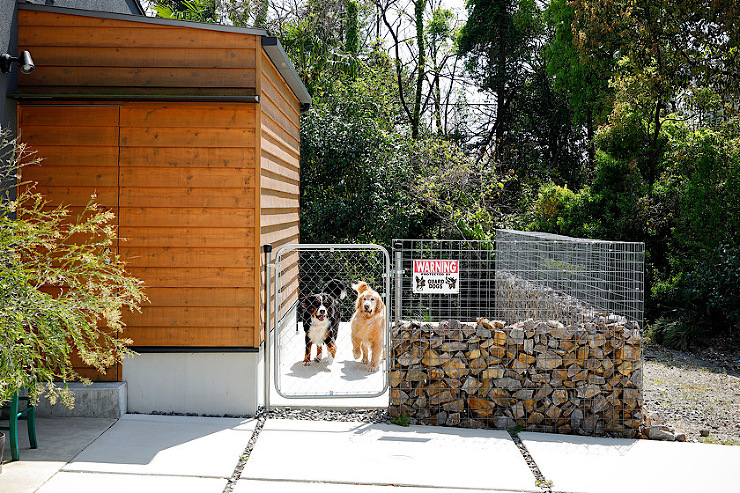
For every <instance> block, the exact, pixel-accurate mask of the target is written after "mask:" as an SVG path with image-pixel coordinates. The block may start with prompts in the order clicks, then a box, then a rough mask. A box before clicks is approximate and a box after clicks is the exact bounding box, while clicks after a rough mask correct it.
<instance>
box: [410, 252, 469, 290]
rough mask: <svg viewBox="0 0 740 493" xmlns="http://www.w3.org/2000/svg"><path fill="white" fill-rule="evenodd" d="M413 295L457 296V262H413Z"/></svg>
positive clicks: (458, 273)
mask: <svg viewBox="0 0 740 493" xmlns="http://www.w3.org/2000/svg"><path fill="white" fill-rule="evenodd" d="M413 285H414V293H421V294H458V293H459V292H460V269H459V263H458V261H457V260H414V279H413Z"/></svg>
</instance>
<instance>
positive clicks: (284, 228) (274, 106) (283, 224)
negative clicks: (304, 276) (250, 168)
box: [260, 52, 301, 340]
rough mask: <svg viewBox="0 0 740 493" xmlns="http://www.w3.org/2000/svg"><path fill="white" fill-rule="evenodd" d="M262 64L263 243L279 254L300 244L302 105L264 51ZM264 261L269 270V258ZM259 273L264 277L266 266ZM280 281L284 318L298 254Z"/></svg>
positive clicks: (294, 290)
mask: <svg viewBox="0 0 740 493" xmlns="http://www.w3.org/2000/svg"><path fill="white" fill-rule="evenodd" d="M260 66H261V79H260V110H261V112H260V113H261V114H260V119H261V124H260V130H261V131H260V160H261V164H260V170H261V171H260V192H261V193H260V209H261V213H260V236H261V239H260V242H261V244H262V245H265V244H272V245H273V248H274V250H273V255H274V254H275V253H277V250H278V249H279V248H280V247H281V246H284V245H288V244H295V243H298V242H299V236H298V214H299V206H300V197H299V195H300V141H301V132H300V119H299V115H300V102H299V101H298V99H297V98H296V97H295V95H294V94H293V92H292V91H291V90H290V88H289V87H288V86H287V84H286V83H285V81H284V80H283V78H282V77H281V76H280V74H279V73H278V71H277V69H276V68H275V65H273V63H272V62H271V61H270V59H269V58H268V57H267V56H266V55H265V53H264V52H263V53H262V55H261V64H260ZM262 262H263V264H262V266H263V267H264V257H262ZM260 271H261V272H262V273H263V279H264V268H262V269H260ZM280 278H281V286H282V287H283V289H282V290H281V291H282V293H288V294H287V296H286V295H285V294H283V298H282V299H281V300H280V302H281V304H280V308H279V310H280V311H279V314H278V315H279V316H280V317H282V316H283V315H285V313H286V312H287V310H288V308H290V306H291V305H292V304H293V303H294V302H295V301H296V300H297V299H298V256H297V254H293V255H291V256H290V257H288V258H286V259H284V262H282V263H281V271H280ZM263 282H264V281H263ZM261 295H262V296H263V297H264V293H261ZM272 301H273V299H272V298H271V299H270V302H272ZM263 306H264V299H263V300H262V302H261V303H260V307H261V308H263ZM273 306H274V305H273ZM272 310H273V308H271V317H272V316H274V312H273V311H272ZM262 317H264V311H262ZM262 326H263V327H264V325H262ZM262 338H264V334H263V333H261V334H260V340H262Z"/></svg>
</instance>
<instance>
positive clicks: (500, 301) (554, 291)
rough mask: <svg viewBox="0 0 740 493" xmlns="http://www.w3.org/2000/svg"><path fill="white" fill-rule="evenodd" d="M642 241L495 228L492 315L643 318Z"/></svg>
mask: <svg viewBox="0 0 740 493" xmlns="http://www.w3.org/2000/svg"><path fill="white" fill-rule="evenodd" d="M644 257H645V246H644V244H643V243H636V242H622V241H601V240H591V239H584V238H570V237H567V236H560V235H553V234H547V233H531V232H524V231H512V230H506V229H503V230H497V231H496V254H495V258H496V266H495V267H496V317H498V318H501V319H504V320H526V319H527V318H534V319H545V320H547V319H555V320H559V321H561V322H563V323H566V324H570V323H579V322H598V321H600V320H601V319H604V320H607V321H611V322H619V321H621V322H626V321H631V322H636V323H637V324H638V325H640V326H641V325H642V317H643V264H644Z"/></svg>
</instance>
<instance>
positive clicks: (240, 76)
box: [19, 9, 300, 380]
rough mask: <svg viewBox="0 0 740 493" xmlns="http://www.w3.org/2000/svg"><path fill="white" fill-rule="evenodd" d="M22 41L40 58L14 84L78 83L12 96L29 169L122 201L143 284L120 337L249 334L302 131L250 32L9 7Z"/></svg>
mask: <svg viewBox="0 0 740 493" xmlns="http://www.w3.org/2000/svg"><path fill="white" fill-rule="evenodd" d="M19 44H20V46H22V47H23V49H29V50H31V52H32V53H33V56H34V61H35V62H36V71H35V72H34V73H33V74H31V75H30V76H27V77H24V78H23V80H22V86H21V87H20V88H19V92H20V93H22V94H34V93H38V94H65V95H71V94H79V96H80V97H79V99H76V98H75V99H73V100H72V102H70V103H39V102H22V103H21V111H20V114H19V128H20V130H21V138H22V140H23V141H25V142H27V143H29V144H30V145H31V146H33V147H34V148H36V149H37V150H38V152H39V156H40V157H43V158H45V161H44V162H43V163H42V165H41V166H40V167H39V168H38V169H35V170H34V171H31V172H29V171H24V178H33V179H34V180H37V181H39V183H40V189H41V191H42V192H44V193H46V194H48V197H49V198H50V199H51V200H52V201H53V202H54V203H66V204H69V205H71V206H73V207H81V206H82V205H84V204H85V203H86V202H87V200H88V198H89V196H90V195H91V194H92V193H93V192H95V193H97V195H98V199H97V201H98V203H100V204H101V205H103V206H105V207H108V208H110V209H111V210H113V211H114V212H116V214H117V216H116V217H117V221H118V225H119V235H120V237H121V238H125V240H121V241H120V242H119V247H118V253H119V255H120V256H121V258H122V259H123V260H124V261H125V262H126V264H127V270H128V271H130V272H131V273H132V274H133V275H135V276H136V277H138V278H140V279H142V280H143V281H144V283H145V285H146V290H145V292H146V294H147V295H148V297H149V299H150V303H148V304H145V305H144V306H143V307H142V313H141V314H138V313H133V314H125V317H124V321H125V322H126V323H127V327H126V330H125V331H124V336H126V337H129V338H131V339H133V341H134V346H138V347H142V348H144V347H147V346H148V347H161V346H166V347H179V348H182V349H183V350H186V349H187V348H190V347H223V348H224V349H227V348H256V347H258V346H259V344H260V342H261V340H262V336H263V334H262V327H263V326H264V325H263V324H262V323H257V321H259V322H262V321H263V317H264V301H265V299H264V284H262V285H261V289H257V288H256V287H257V286H258V283H260V280H261V279H264V255H263V254H262V246H263V245H264V244H267V243H271V244H273V245H274V246H275V248H276V249H277V248H279V247H280V246H281V245H283V244H288V243H297V242H298V209H299V143H300V131H299V107H300V104H299V101H298V99H297V98H296V97H295V96H294V94H293V92H292V91H291V90H290V88H289V87H288V86H287V84H286V83H285V82H284V80H283V79H282V77H281V76H280V74H279V72H278V71H277V70H276V68H275V67H274V65H273V64H272V62H271V61H270V60H269V58H268V57H267V56H266V55H265V54H264V52H263V51H262V49H261V46H260V37H259V36H258V35H253V34H244V33H238V32H219V31H214V30H205V29H198V28H193V27H186V26H168V25H159V24H151V23H149V24H147V23H139V22H136V21H134V20H132V21H128V20H120V19H107V18H98V17H91V16H83V15H70V14H60V13H58V12H43V11H34V10H22V9H19ZM85 94H114V95H119V94H120V95H123V96H125V95H137V96H140V95H147V94H150V95H159V96H162V95H183V94H188V95H214V96H224V95H226V96H229V95H239V96H243V95H257V94H258V95H260V98H261V102H260V104H254V103H243V102H162V101H149V102H146V101H131V100H127V99H126V98H125V97H122V98H121V99H120V100H111V101H106V102H105V103H100V102H98V103H96V102H90V101H86V100H85V97H84V95H85ZM28 173H30V174H28ZM258 259H260V260H258ZM285 274H286V275H289V276H291V277H290V278H291V279H292V280H291V285H295V290H294V295H293V296H292V297H290V299H285V300H282V301H283V309H282V311H283V312H284V311H285V307H287V306H289V305H290V304H292V303H293V302H294V301H295V299H296V298H297V266H296V265H293V266H287V267H286V272H285ZM117 371H120V369H117ZM110 373H111V372H109V374H110ZM88 376H91V377H92V376H93V375H88ZM96 379H97V380H101V379H114V380H115V379H120V374H118V373H116V376H115V377H112V376H107V377H102V378H101V377H97V378H96Z"/></svg>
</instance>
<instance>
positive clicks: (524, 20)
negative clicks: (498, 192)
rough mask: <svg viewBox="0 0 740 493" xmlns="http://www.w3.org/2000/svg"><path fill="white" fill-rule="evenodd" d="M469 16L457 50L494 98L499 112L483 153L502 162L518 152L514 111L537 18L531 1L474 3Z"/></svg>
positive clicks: (536, 30)
mask: <svg viewBox="0 0 740 493" xmlns="http://www.w3.org/2000/svg"><path fill="white" fill-rule="evenodd" d="M468 12H469V16H468V21H467V23H466V24H465V26H464V27H463V29H462V32H461V34H460V38H459V40H458V43H459V51H460V53H461V54H462V55H464V56H465V57H466V59H467V64H466V68H467V70H468V71H469V72H470V73H471V74H472V76H473V78H474V79H476V80H477V82H478V85H479V87H480V88H481V90H483V91H486V92H488V93H491V94H493V95H494V96H495V113H494V115H493V117H492V121H491V123H490V130H489V131H488V133H487V135H486V136H485V138H484V139H483V142H482V143H481V148H482V149H483V151H482V153H483V152H485V150H487V149H488V148H491V149H493V153H492V156H493V159H494V160H495V161H497V162H499V163H501V162H502V161H503V160H504V158H505V157H507V153H508V152H509V151H511V150H512V149H513V148H514V147H515V146H514V145H512V143H511V142H508V141H507V138H508V137H509V134H510V130H511V121H512V119H511V107H512V105H513V104H514V103H515V101H516V99H517V98H518V97H519V96H520V91H521V88H522V86H523V85H524V84H525V81H526V79H527V76H528V75H529V73H530V61H531V57H532V54H533V52H534V42H535V40H536V38H537V36H538V35H539V32H540V27H539V21H538V19H539V13H538V9H537V6H536V4H535V2H534V1H533V0H470V1H469V2H468Z"/></svg>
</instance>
